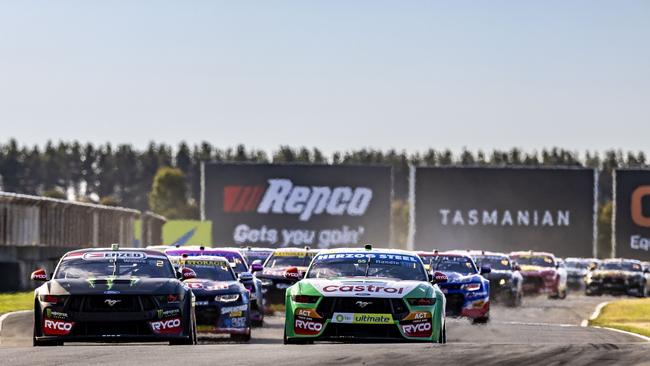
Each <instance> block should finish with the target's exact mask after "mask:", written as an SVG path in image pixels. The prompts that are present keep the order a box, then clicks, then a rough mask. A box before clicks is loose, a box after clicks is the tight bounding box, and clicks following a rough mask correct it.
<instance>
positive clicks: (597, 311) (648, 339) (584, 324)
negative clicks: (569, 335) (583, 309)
mask: <svg viewBox="0 0 650 366" xmlns="http://www.w3.org/2000/svg"><path fill="white" fill-rule="evenodd" d="M607 304H609V301H605V302H601V303H600V304H598V306H596V309H595V310H594V312H593V313H592V314H591V316H590V317H589V319H588V320H587V319H585V320H583V321H582V323H580V326H581V327H588V326H589V321H590V320H595V319H596V318H598V316H600V312H601V311H603V308H604V307H605V306H607ZM591 327H592V328H596V329H606V330H609V331H612V332H617V333H622V334H627V335H629V336H633V337H637V338H639V339H643V340H644V341H645V342H650V337H646V336H644V335H641V334H638V333H632V332H628V331H625V330H620V329H615V328H609V327H599V326H595V325H592V326H591Z"/></svg>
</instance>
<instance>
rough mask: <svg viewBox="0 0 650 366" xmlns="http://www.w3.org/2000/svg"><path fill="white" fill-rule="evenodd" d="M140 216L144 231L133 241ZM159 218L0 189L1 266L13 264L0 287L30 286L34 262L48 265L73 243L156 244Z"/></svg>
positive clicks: (49, 267)
mask: <svg viewBox="0 0 650 366" xmlns="http://www.w3.org/2000/svg"><path fill="white" fill-rule="evenodd" d="M139 218H142V219H143V234H146V236H145V235H143V237H142V240H140V241H136V240H135V239H136V238H135V234H134V224H135V221H136V220H137V219H139ZM164 223H165V218H164V217H161V216H159V215H155V214H153V213H150V212H145V213H140V211H138V210H133V209H128V208H122V207H112V206H104V205H97V204H91V203H81V202H71V201H66V200H59V199H53V198H46V197H38V196H28V195H22V194H15V193H8V192H0V268H14V270H12V271H7V272H10V273H4V275H5V277H3V278H4V280H3V281H0V291H15V290H20V289H26V288H29V287H31V285H32V284H31V283H30V281H29V280H28V275H29V273H30V272H31V271H32V270H33V269H34V268H36V267H41V268H46V269H47V270H48V271H52V270H53V269H54V266H55V265H56V261H57V260H58V258H59V257H60V256H61V255H62V254H63V253H65V252H66V251H69V250H72V249H76V248H88V247H102V246H108V245H110V244H111V243H120V244H123V245H128V246H137V245H138V243H140V244H143V245H149V244H159V243H160V241H161V239H160V238H161V236H162V226H163V225H164ZM145 228H146V229H145ZM16 268H18V271H17V272H18V273H16V270H15V269H16ZM11 273H15V276H12V275H11ZM7 275H9V276H8V277H6V276H7Z"/></svg>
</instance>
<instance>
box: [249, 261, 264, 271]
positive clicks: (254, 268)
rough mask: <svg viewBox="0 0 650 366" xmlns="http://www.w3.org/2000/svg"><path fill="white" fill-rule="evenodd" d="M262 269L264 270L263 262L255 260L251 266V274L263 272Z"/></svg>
mask: <svg viewBox="0 0 650 366" xmlns="http://www.w3.org/2000/svg"><path fill="white" fill-rule="evenodd" d="M262 269H264V266H262V261H261V260H259V259H257V260H254V261H253V263H252V264H251V272H261V271H262Z"/></svg>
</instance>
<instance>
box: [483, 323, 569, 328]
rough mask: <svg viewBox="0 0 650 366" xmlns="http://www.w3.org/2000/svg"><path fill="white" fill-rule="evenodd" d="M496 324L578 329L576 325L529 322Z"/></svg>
mask: <svg viewBox="0 0 650 366" xmlns="http://www.w3.org/2000/svg"><path fill="white" fill-rule="evenodd" d="M495 323H496V324H507V325H529V326H534V327H564V328H571V327H577V325H575V324H562V323H528V322H495Z"/></svg>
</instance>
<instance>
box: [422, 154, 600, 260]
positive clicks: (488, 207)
mask: <svg viewBox="0 0 650 366" xmlns="http://www.w3.org/2000/svg"><path fill="white" fill-rule="evenodd" d="M413 169H414V171H412V174H411V180H412V182H411V189H412V194H411V197H412V202H411V204H412V205H414V210H413V211H412V212H413V213H414V217H413V220H412V227H411V238H412V239H411V240H412V243H411V244H412V247H413V248H414V249H417V250H433V249H439V250H448V249H483V250H493V251H500V252H509V251H514V250H528V249H530V250H540V251H541V250H543V251H550V252H553V253H555V254H557V255H560V256H591V255H593V248H594V237H595V233H594V230H595V229H594V202H595V201H594V200H595V193H594V192H595V191H594V189H595V186H594V182H595V180H594V179H595V176H594V170H591V169H527V168H464V167H449V168H428V167H427V168H413Z"/></svg>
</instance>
